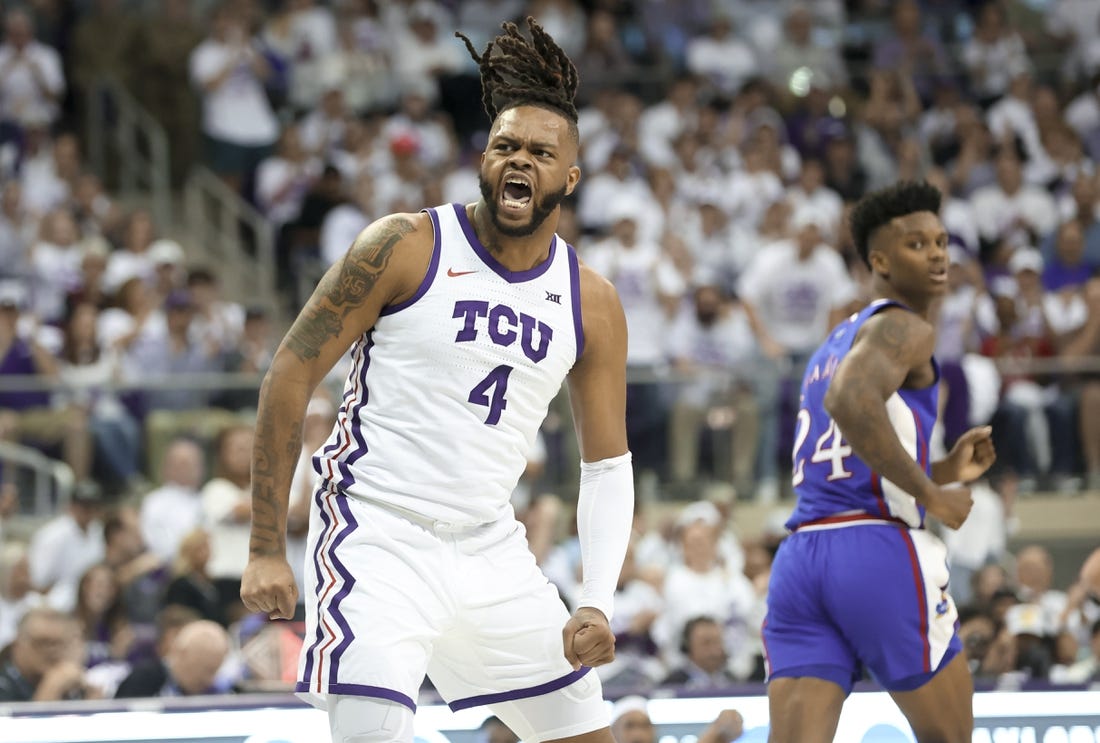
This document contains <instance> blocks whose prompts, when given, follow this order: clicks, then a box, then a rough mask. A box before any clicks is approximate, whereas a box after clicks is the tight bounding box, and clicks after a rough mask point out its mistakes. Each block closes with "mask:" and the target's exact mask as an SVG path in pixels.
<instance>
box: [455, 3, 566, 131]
mask: <svg viewBox="0 0 1100 743" xmlns="http://www.w3.org/2000/svg"><path fill="white" fill-rule="evenodd" d="M527 27H528V28H530V29H531V41H528V40H527V39H526V38H525V37H524V36H523V34H522V33H520V30H519V27H518V26H516V24H514V23H511V22H506V23H502V24H501V28H502V29H504V33H503V34H501V35H499V36H497V37H496V38H495V39H493V40H492V41H490V42H489V43H488V44H487V45H486V46H485V51H484V52H482V53H481V54H478V53H477V50H476V49H474V45H473V43H472V42H471V41H470V39H469V38H468V37H467V36H466V35H465V34H463V33H461V32H458V31H456V32H455V36H457V37H458V38H460V39H462V41H464V42H465V43H466V49H467V50H468V51H469V52H470V56H471V57H473V59H474V61H475V62H477V67H478V72H479V73H480V74H481V102H482V104H483V105H484V106H485V113H487V114H489V118H490V119H494V120H495V119H496V117H497V116H498V115H499V114H500V113H501V112H503V111H507V110H508V109H509V108H515V107H516V106H539V107H541V108H548V109H550V110H552V111H555V112H556V113H559V114H561V115H562V116H564V117H565V118H566V120H568V121H569V123H570V127H569V130H570V133H571V134H573V135H574V136H576V135H577V107H576V105H575V104H574V103H573V99H574V97H575V96H576V94H577V85H578V83H579V82H580V79H579V78H578V76H577V68H576V67H575V66H574V65H573V62H572V61H570V59H569V57H568V55H566V53H565V52H564V51H563V50H562V48H561V47H560V46H558V45H557V44H556V43H554V39H552V38H551V37H550V34H548V33H546V31H545V30H543V28H542V26H540V25H539V24H538V23H537V22H536V21H535V19H534V18H532V17H530V16H528V18H527ZM494 48H495V49H496V52H497V53H496V54H493V50H494Z"/></svg>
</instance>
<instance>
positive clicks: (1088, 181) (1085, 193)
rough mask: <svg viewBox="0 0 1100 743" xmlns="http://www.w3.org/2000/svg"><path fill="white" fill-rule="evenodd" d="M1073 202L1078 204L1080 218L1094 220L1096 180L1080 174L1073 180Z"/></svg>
mask: <svg viewBox="0 0 1100 743" xmlns="http://www.w3.org/2000/svg"><path fill="white" fill-rule="evenodd" d="M1073 202H1074V204H1076V205H1077V217H1078V219H1087V220H1089V221H1092V220H1093V219H1094V218H1095V212H1096V180H1095V176H1094V177H1093V178H1089V177H1088V176H1086V175H1080V176H1078V177H1077V180H1075V181H1074V182H1073Z"/></svg>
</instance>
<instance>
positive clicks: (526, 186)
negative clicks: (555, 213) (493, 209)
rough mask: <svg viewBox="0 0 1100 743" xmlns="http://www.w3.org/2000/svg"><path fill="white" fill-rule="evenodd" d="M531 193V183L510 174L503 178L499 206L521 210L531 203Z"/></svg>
mask: <svg viewBox="0 0 1100 743" xmlns="http://www.w3.org/2000/svg"><path fill="white" fill-rule="evenodd" d="M531 194H532V191H531V184H530V183H529V182H528V181H527V180H526V179H524V178H520V177H518V176H513V175H510V176H508V177H507V178H506V179H505V180H504V189H503V191H502V192H501V194H500V203H501V206H503V207H504V208H505V209H509V210H511V211H523V210H524V209H526V208H527V206H528V205H529V204H530V203H531Z"/></svg>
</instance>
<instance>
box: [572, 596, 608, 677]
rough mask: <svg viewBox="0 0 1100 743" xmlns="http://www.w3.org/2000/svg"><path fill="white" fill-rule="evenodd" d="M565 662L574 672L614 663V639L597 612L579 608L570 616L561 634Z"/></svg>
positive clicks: (605, 621)
mask: <svg viewBox="0 0 1100 743" xmlns="http://www.w3.org/2000/svg"><path fill="white" fill-rule="evenodd" d="M561 637H562V642H563V643H564V645H565V659H566V660H567V661H569V664H570V665H572V666H573V670H577V669H579V668H580V667H581V666H582V665H583V666H588V667H589V668H594V667H596V666H602V665H604V664H605V663H610V662H611V661H613V660H615V635H614V634H612V632H611V627H610V626H609V625H608V623H607V617H605V616H604V615H603V612H602V611H600V610H599V609H593V608H592V607H589V606H582V607H581V608H580V609H577V610H576V611H575V612H573V616H571V617H570V618H569V621H568V622H566V623H565V628H564V629H563V630H562V632H561Z"/></svg>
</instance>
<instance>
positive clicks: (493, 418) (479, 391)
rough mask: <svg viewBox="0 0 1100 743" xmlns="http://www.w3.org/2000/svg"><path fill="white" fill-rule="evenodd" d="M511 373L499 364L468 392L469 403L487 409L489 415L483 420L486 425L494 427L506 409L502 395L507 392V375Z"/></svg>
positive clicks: (506, 405) (504, 365)
mask: <svg viewBox="0 0 1100 743" xmlns="http://www.w3.org/2000/svg"><path fill="white" fill-rule="evenodd" d="M511 373H512V367H510V366H508V365H507V364H501V365H500V366H498V367H497V368H496V369H493V370H492V371H491V372H489V373H488V374H487V375H486V377H485V379H483V380H481V381H480V382H478V383H477V386H475V387H474V388H473V389H472V390H470V397H469V398H468V399H469V401H470V402H472V403H473V404H474V405H485V406H487V407H488V408H489V415H488V417H486V418H485V423H486V425H489V426H495V425H496V424H497V423H499V422H500V414H501V412H502V411H503V410H504V409H505V408H506V407H508V401H507V400H505V399H504V393H506V392H507V391H508V375H509V374H511ZM490 388H494V389H493V396H492V397H489V389H490Z"/></svg>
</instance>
